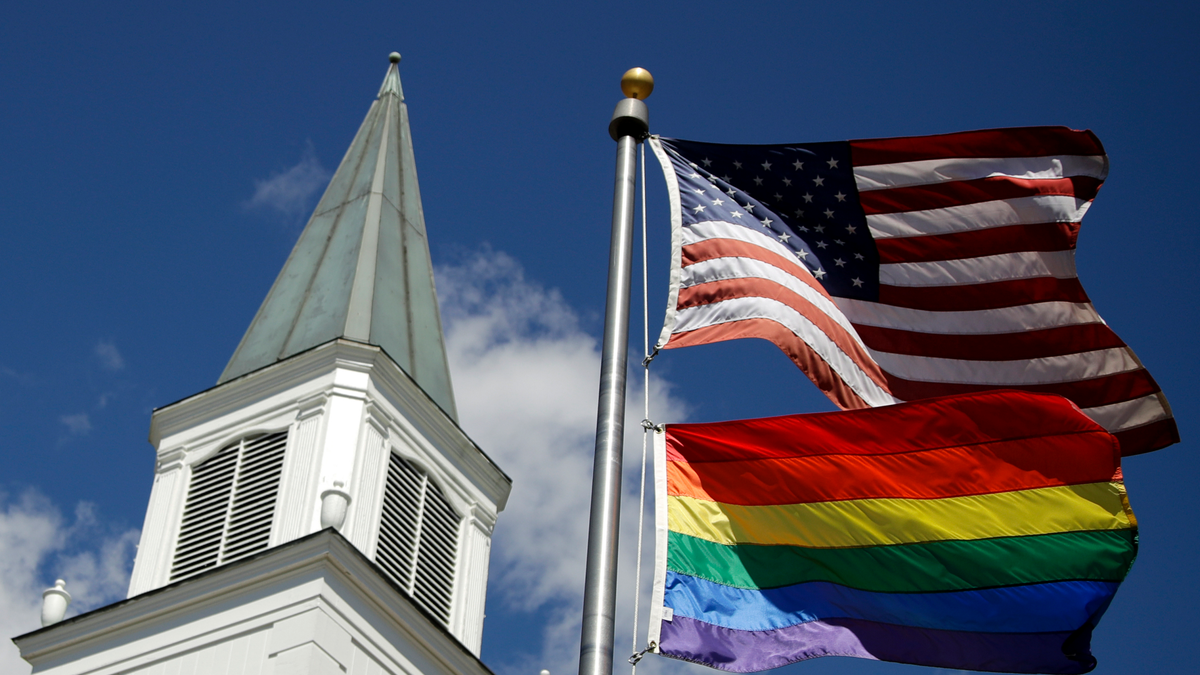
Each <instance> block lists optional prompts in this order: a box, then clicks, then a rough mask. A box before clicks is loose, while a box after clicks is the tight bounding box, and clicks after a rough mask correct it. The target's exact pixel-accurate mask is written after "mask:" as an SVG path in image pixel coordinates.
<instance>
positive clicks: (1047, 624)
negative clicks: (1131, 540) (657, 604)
mask: <svg viewBox="0 0 1200 675" xmlns="http://www.w3.org/2000/svg"><path fill="white" fill-rule="evenodd" d="M1118 586H1119V584H1117V583H1113V582H1107V581H1060V582H1055V583H1048V584H1028V585H1024V586H1010V587H1006V588H990V589H985V590H977V591H953V592H945V593H875V592H871V591H860V590H857V589H854V588H847V587H845V586H840V585H838V584H831V583H829V582H825V581H814V582H808V583H803V584H797V585H795V586H785V587H783V588H771V589H763V590H753V589H746V588H734V587H732V586H725V585H723V584H718V583H714V582H712V581H708V580H707V579H701V578H698V577H693V576H690V575H687V574H680V573H678V572H672V571H668V572H667V588H666V598H665V602H666V605H667V606H668V607H670V608H672V609H673V610H674V611H675V614H676V615H677V616H686V617H689V618H693V619H698V620H700V621H704V622H707V623H711V624H713V625H716V626H723V627H725V628H731V629H734V630H749V631H763V630H774V629H778V628H784V627H787V626H794V625H796V624H800V623H805V622H808V621H819V620H822V619H862V620H865V621H876V622H880V623H887V624H896V625H901V626H915V627H920V628H934V629H939V630H953V631H973V632H983V633H1049V632H1056V631H1073V630H1075V629H1077V628H1079V627H1080V626H1082V625H1084V624H1085V623H1088V622H1089V620H1091V618H1092V617H1093V616H1097V615H1098V614H1099V613H1101V612H1103V611H1104V610H1105V609H1107V608H1108V603H1109V602H1111V601H1112V597H1113V594H1115V593H1116V592H1117V587H1118Z"/></svg>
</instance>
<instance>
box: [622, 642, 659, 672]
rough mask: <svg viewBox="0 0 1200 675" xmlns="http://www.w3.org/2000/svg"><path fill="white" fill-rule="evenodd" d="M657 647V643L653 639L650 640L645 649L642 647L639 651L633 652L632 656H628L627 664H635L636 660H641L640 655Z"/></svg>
mask: <svg viewBox="0 0 1200 675" xmlns="http://www.w3.org/2000/svg"><path fill="white" fill-rule="evenodd" d="M657 648H658V643H657V642H655V641H653V640H651V641H650V644H649V646H647V647H646V648H645V649H643V650H642V651H640V652H638V653H636V654H634V655H633V656H630V657H629V665H631V666H636V665H637V664H638V661H641V660H642V657H643V656H645V655H646V654H648V653H650V652H652V651H654V650H655V649H657Z"/></svg>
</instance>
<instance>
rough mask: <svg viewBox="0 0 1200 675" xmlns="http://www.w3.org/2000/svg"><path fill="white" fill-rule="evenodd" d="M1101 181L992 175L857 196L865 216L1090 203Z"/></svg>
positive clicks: (1079, 178) (862, 193) (1088, 177)
mask: <svg viewBox="0 0 1200 675" xmlns="http://www.w3.org/2000/svg"><path fill="white" fill-rule="evenodd" d="M1103 182H1104V181H1101V180H1098V179H1095V178H1092V177H1091V176H1072V177H1070V178H1039V179H1033V180H1030V179H1028V178H1010V177H1008V176H993V177H991V178H978V179H975V180H956V181H948V182H945V183H935V184H933V185H917V186H913V187H901V188H892V189H890V190H871V191H869V192H861V193H859V195H858V200H859V202H860V203H861V204H862V207H863V212H864V213H866V214H867V215H868V216H869V215H874V214H878V213H899V212H902V211H923V210H925V209H943V208H947V207H951V206H962V205H963V204H978V203H980V202H991V201H996V200H1000V199H1019V198H1021V197H1034V196H1038V195H1067V196H1071V197H1075V198H1076V199H1083V200H1085V201H1090V200H1092V199H1094V198H1095V197H1096V191H1097V190H1099V189H1100V186H1101V185H1102V184H1103Z"/></svg>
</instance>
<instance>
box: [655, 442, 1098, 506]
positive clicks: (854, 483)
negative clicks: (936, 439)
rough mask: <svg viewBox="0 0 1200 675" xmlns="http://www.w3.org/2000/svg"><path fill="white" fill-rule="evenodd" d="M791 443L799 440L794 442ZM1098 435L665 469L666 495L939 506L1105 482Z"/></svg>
mask: <svg viewBox="0 0 1200 675" xmlns="http://www.w3.org/2000/svg"><path fill="white" fill-rule="evenodd" d="M796 442H797V443H798V444H802V443H803V442H804V440H803V439H796ZM1100 448H1102V449H1105V450H1109V451H1110V452H1111V448H1112V441H1111V439H1110V437H1109V436H1108V434H1107V433H1104V432H1102V431H1094V432H1084V433H1077V434H1067V435H1058V436H1049V437H1044V438H1023V439H1017V440H1001V441H994V442H991V443H981V444H977V445H970V446H959V447H948V448H936V449H931V450H923V451H917V452H905V453H897V454H891V455H866V456H864V455H857V454H838V455H818V456H808V457H777V458H771V459H760V460H732V461H720V462H695V461H693V462H684V461H668V462H667V494H669V495H674V496H683V497H693V498H696V499H702V500H707V501H714V502H721V503H724V504H740V505H745V506H768V505H782V504H800V503H812V502H827V501H839V500H845V499H942V498H946V497H964V496H969V495H979V494H992V493H998V492H1011V491H1015V490H1028V489H1035V488H1043V487H1055V486H1061V485H1078V484H1083V483H1097V482H1105V481H1108V480H1111V478H1112V473H1113V468H1112V462H1111V461H1096V459H1097V452H1098V449H1100Z"/></svg>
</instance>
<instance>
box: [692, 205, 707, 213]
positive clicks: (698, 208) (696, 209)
mask: <svg viewBox="0 0 1200 675" xmlns="http://www.w3.org/2000/svg"><path fill="white" fill-rule="evenodd" d="M703 210H704V205H703V204H700V205H698V206H696V207H694V208H693V209H692V213H700V212H701V211H703Z"/></svg>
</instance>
